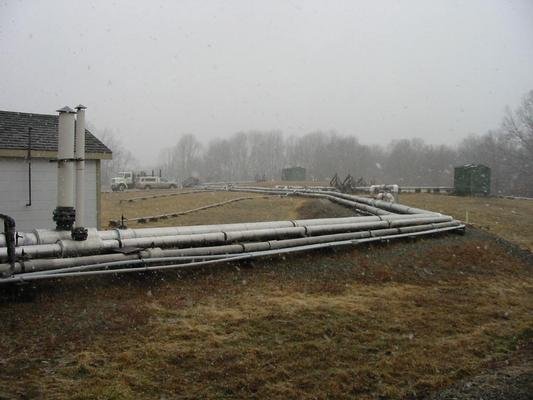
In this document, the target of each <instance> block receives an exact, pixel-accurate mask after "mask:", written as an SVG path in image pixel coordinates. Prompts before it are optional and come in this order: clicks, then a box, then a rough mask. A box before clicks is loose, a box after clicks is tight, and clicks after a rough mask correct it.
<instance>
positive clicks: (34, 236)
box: [0, 213, 441, 248]
mask: <svg viewBox="0 0 533 400" xmlns="http://www.w3.org/2000/svg"><path fill="white" fill-rule="evenodd" d="M440 215H441V214H435V213H429V214H387V215H380V216H362V217H343V218H315V219H301V220H291V221H269V222H245V223H233V224H217V225H191V226H175V227H160V228H137V229H112V230H105V231H96V230H95V229H94V228H90V229H89V236H91V235H93V234H97V235H98V236H99V237H100V239H102V240H104V241H107V240H123V239H133V238H142V237H155V236H176V235H190V234H196V233H213V232H230V231H246V230H256V229H277V228H290V227H293V226H310V225H332V224H345V223H358V222H369V221H381V220H384V221H388V220H395V219H406V218H425V217H435V216H440ZM18 235H19V240H18V245H19V246H30V245H37V244H53V243H56V242H57V241H58V240H64V239H69V238H70V232H65V231H56V230H50V229H35V230H34V231H33V232H26V233H23V232H18ZM2 247H5V238H4V236H3V234H0V248H2Z"/></svg>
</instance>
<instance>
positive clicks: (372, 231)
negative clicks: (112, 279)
mask: <svg viewBox="0 0 533 400" xmlns="http://www.w3.org/2000/svg"><path fill="white" fill-rule="evenodd" d="M459 226H460V223H459V222H457V221H453V220H451V218H449V217H439V218H426V219H423V220H419V221H415V223H414V224H413V221H412V220H410V219H408V220H398V221H392V222H387V221H380V222H378V223H373V224H372V223H359V224H344V225H318V226H315V227H293V228H286V229H282V230H256V231H243V232H235V233H234V234H233V235H231V236H225V235H226V234H225V233H210V234H199V235H182V236H167V237H159V238H156V239H157V240H152V239H154V238H137V239H127V241H126V242H125V243H120V242H118V241H116V243H113V246H109V247H107V249H109V250H113V249H115V248H116V247H115V246H124V247H128V248H130V247H150V246H151V247H163V248H164V247H174V248H176V247H180V246H190V247H189V248H179V249H174V250H161V249H159V250H156V249H149V250H146V251H142V252H139V254H129V255H125V254H101V255H96V256H89V257H87V256H82V255H83V253H82V252H80V251H79V249H80V248H81V247H78V252H77V253H72V250H70V253H66V254H68V255H70V256H75V255H77V257H71V258H60V259H52V260H50V259H42V260H29V261H25V262H18V263H16V264H15V265H14V267H13V268H12V267H11V266H9V268H8V266H7V265H5V264H4V265H2V264H0V272H1V273H4V274H6V273H7V271H14V273H24V272H32V271H41V270H48V269H54V268H68V267H75V266H80V265H84V264H90V263H94V262H112V261H126V260H134V259H136V258H150V257H154V256H156V257H163V256H165V255H167V256H203V255H215V254H228V253H240V252H249V251H257V250H267V249H272V248H273V247H272V246H274V247H275V248H279V247H280V246H281V247H291V246H296V245H303V244H315V243H323V242H328V241H336V240H347V239H354V238H362V237H379V236H386V235H391V234H399V233H406V232H418V231H423V230H427V229H436V228H449V227H459ZM306 235H309V236H306ZM284 238H289V239H284ZM261 239H263V240H264V239H276V240H272V241H266V242H257V240H261ZM244 240H249V241H251V242H244V243H241V241H244ZM70 242H72V243H71V244H68V245H80V242H76V241H70ZM232 242H233V243H234V242H239V244H231V243H232ZM85 243H86V242H81V244H82V245H83V244H85ZM217 244H219V245H220V246H208V247H202V245H217ZM68 245H67V246H68ZM147 245H149V246H147ZM45 246H50V245H45ZM52 246H58V247H59V248H57V247H54V249H53V250H54V251H55V253H51V254H50V255H49V256H52V257H53V256H55V257H57V256H59V255H60V254H58V253H57V252H58V251H61V250H62V249H61V247H62V246H63V247H65V246H66V245H65V244H64V243H63V244H61V243H60V244H57V245H52ZM192 246H195V247H192ZM89 251H91V252H94V251H95V249H90V250H89ZM41 255H42V253H41Z"/></svg>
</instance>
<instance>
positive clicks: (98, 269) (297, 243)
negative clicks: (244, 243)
mask: <svg viewBox="0 0 533 400" xmlns="http://www.w3.org/2000/svg"><path fill="white" fill-rule="evenodd" d="M409 228H410V227H409ZM409 228H407V229H404V228H397V229H393V230H394V231H396V232H394V233H391V234H387V233H385V231H387V230H382V231H381V233H380V234H375V235H374V234H373V235H372V236H370V237H369V236H367V235H366V233H364V232H360V233H355V234H348V235H353V238H351V239H349V238H347V239H341V237H340V236H341V235H331V236H330V237H329V239H330V241H325V242H323V240H327V239H326V237H315V238H301V239H289V240H286V241H285V242H286V243H285V244H284V245H281V242H282V241H279V242H278V243H277V246H276V245H274V246H272V244H271V243H272V242H266V243H265V244H266V245H267V246H268V248H269V249H264V247H263V248H262V250H257V251H251V252H249V253H245V254H240V255H236V256H233V257H231V256H229V257H220V258H215V259H212V260H206V261H198V262H195V261H193V262H190V263H186V264H171V265H168V264H165V265H155V266H147V265H146V261H145V260H131V261H117V262H111V263H109V266H111V265H113V264H115V265H117V266H120V265H127V264H128V263H130V265H135V264H140V266H139V267H128V268H120V269H108V265H106V264H105V263H98V264H93V265H84V266H80V267H77V268H76V271H75V272H68V271H65V272H59V271H57V273H53V271H50V273H29V274H20V275H18V276H12V277H9V278H4V279H0V283H11V282H25V281H30V280H41V279H50V278H62V277H72V276H91V275H101V274H117V273H128V272H130V273H131V272H142V271H155V270H169V269H177V268H190V267H194V266H202V265H209V264H216V263H221V262H231V261H238V260H244V259H249V258H254V257H264V256H272V255H280V254H284V253H291V252H299V251H309V250H314V249H321V248H326V247H335V246H348V245H356V244H362V243H367V242H372V241H378V240H390V239H399V238H403V237H415V236H419V235H428V234H434V233H442V232H446V231H450V230H455V229H462V228H464V225H461V224H460V225H455V224H454V222H444V223H440V224H428V225H423V226H418V227H416V228H417V229H415V230H409ZM423 228H424V229H423ZM388 231H390V230H388ZM332 236H336V238H335V239H334V240H333V241H331V239H333V238H332ZM343 236H344V235H343ZM345 237H346V236H345ZM313 240H314V243H313ZM263 249H264V250H263ZM171 257H172V256H171ZM153 261H154V262H165V261H167V260H164V259H158V260H153ZM168 261H172V260H171V259H170V258H169V259H168ZM0 267H2V266H0Z"/></svg>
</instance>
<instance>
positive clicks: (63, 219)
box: [52, 207, 76, 231]
mask: <svg viewBox="0 0 533 400" xmlns="http://www.w3.org/2000/svg"><path fill="white" fill-rule="evenodd" d="M52 219H53V220H54V222H55V223H56V229H57V230H58V231H69V230H71V229H72V225H74V221H75V219H76V210H75V209H74V207H56V209H55V210H54V215H53V217H52Z"/></svg>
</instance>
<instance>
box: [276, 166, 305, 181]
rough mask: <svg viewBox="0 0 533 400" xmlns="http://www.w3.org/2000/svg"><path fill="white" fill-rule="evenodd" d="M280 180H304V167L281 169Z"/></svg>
mask: <svg viewBox="0 0 533 400" xmlns="http://www.w3.org/2000/svg"><path fill="white" fill-rule="evenodd" d="M281 180H282V181H305V168H303V167H290V168H283V169H282V170H281Z"/></svg>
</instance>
